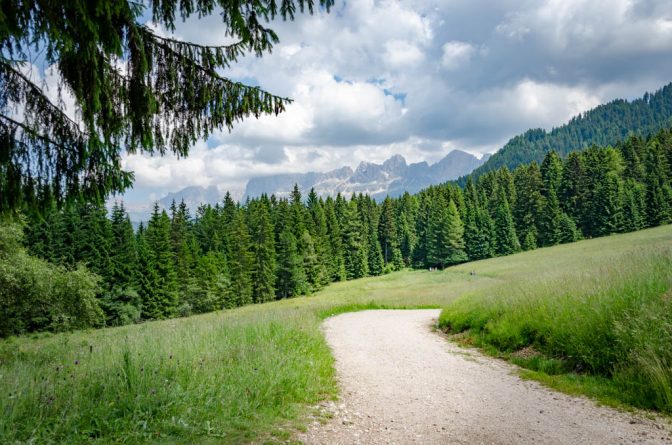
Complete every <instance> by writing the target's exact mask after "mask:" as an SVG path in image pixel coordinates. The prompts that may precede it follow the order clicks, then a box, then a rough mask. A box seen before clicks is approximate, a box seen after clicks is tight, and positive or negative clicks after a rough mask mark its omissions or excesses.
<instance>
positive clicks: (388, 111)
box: [126, 0, 672, 193]
mask: <svg viewBox="0 0 672 445" xmlns="http://www.w3.org/2000/svg"><path fill="white" fill-rule="evenodd" d="M668 3H669V2H667V1H665V0H640V1H634V0H540V1H531V0H528V1H523V2H520V1H518V0H502V1H501V2H494V3H493V2H491V1H489V0H429V1H426V0H423V1H420V0H409V1H407V2H399V1H393V0H379V1H378V0H376V1H374V0H358V1H355V2H342V3H337V4H336V7H335V8H334V10H333V11H332V13H331V14H324V13H316V15H314V16H299V17H297V20H296V21H295V22H273V23H271V24H270V26H271V27H272V28H273V29H275V30H276V31H277V32H278V35H279V37H280V40H281V43H280V44H279V45H277V46H276V47H275V49H274V51H273V53H272V54H269V55H265V56H264V57H263V58H256V57H245V58H243V59H241V60H240V62H239V63H237V64H235V65H234V66H233V67H232V68H231V69H230V70H229V71H227V72H224V73H223V74H224V75H227V76H231V77H233V78H236V79H240V80H243V81H246V82H250V81H252V82H254V83H255V84H259V85H261V86H262V87H263V88H265V89H267V90H269V91H272V92H274V93H276V94H279V95H282V96H286V97H291V98H293V99H294V102H293V103H292V104H291V105H289V106H288V107H287V111H286V112H285V113H283V114H281V115H280V116H278V117H275V116H264V117H262V118H260V119H259V120H255V119H251V120H248V121H245V122H243V123H241V124H239V125H237V126H236V128H235V129H234V130H233V131H232V132H231V133H228V132H219V133H215V134H214V135H213V136H212V137H211V139H210V140H209V141H208V142H207V145H206V144H205V143H201V144H198V145H197V147H195V148H194V149H193V150H192V153H191V154H190V156H189V158H188V161H189V162H185V160H179V161H178V160H175V159H174V158H171V157H166V158H150V157H146V156H137V157H129V158H127V159H126V165H127V166H129V167H132V168H133V169H135V170H136V177H137V181H136V183H137V186H138V193H140V191H142V193H145V192H146V191H147V190H150V189H151V190H152V191H156V192H157V193H159V192H160V193H165V192H166V191H177V190H179V189H180V188H182V187H184V186H187V185H211V184H216V185H219V186H220V187H226V188H236V187H237V188H241V187H242V186H244V183H245V181H246V180H247V179H248V178H249V177H251V176H257V175H262V174H272V173H281V172H302V171H309V170H318V171H324V170H329V169H333V168H337V167H341V166H342V165H350V166H356V165H357V164H358V163H359V162H360V161H362V160H368V161H376V162H380V161H383V160H384V159H385V158H387V157H389V156H391V155H392V154H397V153H399V154H402V155H404V156H405V157H407V159H408V160H409V161H410V162H414V161H419V160H428V161H434V160H437V159H438V158H440V157H442V156H443V155H445V154H446V153H447V152H448V151H450V150H452V149H454V148H460V149H465V150H468V151H471V152H474V153H482V152H484V151H492V150H494V149H496V148H498V147H500V146H501V145H502V144H503V143H504V142H506V141H507V140H508V139H509V138H510V137H512V136H514V135H516V134H518V133H520V132H523V131H525V130H526V129H528V128H534V127H543V128H549V129H550V128H551V127H554V126H558V125H561V124H562V123H564V122H565V121H566V120H567V119H569V118H570V117H571V116H573V115H575V114H577V113H579V112H582V111H585V110H587V109H589V108H591V107H593V106H595V105H597V104H599V103H603V102H605V101H608V100H612V99H615V98H618V97H626V98H633V97H637V96H640V95H641V94H642V93H643V92H644V91H647V90H649V91H651V90H653V89H655V88H657V87H660V86H662V85H663V84H664V83H666V82H669V81H670V78H669V73H670V72H672V11H671V10H670V9H669V5H668ZM177 35H178V36H180V37H181V38H184V39H187V40H191V41H197V42H200V43H208V44H217V43H225V42H227V41H228V38H227V37H226V36H225V32H224V29H223V27H222V26H221V22H220V19H219V17H218V16H216V15H215V16H213V17H208V18H206V19H205V20H204V21H197V20H189V21H187V22H186V23H185V24H183V25H180V26H179V27H178V30H177Z"/></svg>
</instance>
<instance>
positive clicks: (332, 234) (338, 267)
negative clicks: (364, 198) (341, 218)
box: [325, 197, 346, 281]
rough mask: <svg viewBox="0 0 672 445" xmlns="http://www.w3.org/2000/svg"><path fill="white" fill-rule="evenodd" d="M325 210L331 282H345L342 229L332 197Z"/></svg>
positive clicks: (326, 203)
mask: <svg viewBox="0 0 672 445" xmlns="http://www.w3.org/2000/svg"><path fill="white" fill-rule="evenodd" d="M325 210H326V223H327V233H328V234H329V255H328V261H329V266H330V267H329V276H330V279H331V281H344V280H345V279H346V274H345V258H344V252H343V240H342V234H341V227H340V225H339V223H338V219H337V218H336V211H335V203H334V201H333V200H332V199H331V198H330V197H329V198H327V201H326V202H325Z"/></svg>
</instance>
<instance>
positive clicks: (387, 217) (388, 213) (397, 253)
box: [378, 197, 404, 270]
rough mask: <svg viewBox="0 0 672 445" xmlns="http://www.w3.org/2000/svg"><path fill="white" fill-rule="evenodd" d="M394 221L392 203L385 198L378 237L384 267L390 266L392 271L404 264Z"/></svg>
mask: <svg viewBox="0 0 672 445" xmlns="http://www.w3.org/2000/svg"><path fill="white" fill-rule="evenodd" d="M396 219H397V218H396V215H395V208H394V203H393V201H392V199H390V197H386V198H385V200H384V201H383V204H382V207H381V211H380V221H379V223H378V236H379V238H380V244H381V248H382V253H383V260H384V262H385V265H386V266H387V265H389V264H391V265H392V266H393V268H394V269H396V270H399V269H401V268H403V267H404V264H403V259H402V257H401V250H399V241H398V239H397V236H398V231H397V226H396Z"/></svg>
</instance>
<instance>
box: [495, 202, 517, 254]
mask: <svg viewBox="0 0 672 445" xmlns="http://www.w3.org/2000/svg"><path fill="white" fill-rule="evenodd" d="M497 196H498V206H497V212H496V214H495V253H496V254H497V255H509V254H511V253H515V252H518V251H519V250H520V242H519V241H518V236H517V235H516V228H515V227H514V224H513V217H512V216H511V210H510V209H509V202H508V201H507V199H506V195H504V190H502V189H499V193H498V195H497Z"/></svg>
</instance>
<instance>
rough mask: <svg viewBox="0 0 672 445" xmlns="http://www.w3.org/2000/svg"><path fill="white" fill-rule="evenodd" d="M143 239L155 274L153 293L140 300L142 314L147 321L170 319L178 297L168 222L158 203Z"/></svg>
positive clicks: (168, 219)
mask: <svg viewBox="0 0 672 445" xmlns="http://www.w3.org/2000/svg"><path fill="white" fill-rule="evenodd" d="M145 239H146V242H147V247H148V249H149V251H150V252H151V260H152V263H153V264H152V269H153V272H154V273H155V274H156V276H155V277H152V278H155V279H156V281H155V282H154V283H152V285H153V286H152V287H153V289H152V292H151V293H149V294H145V295H144V296H145V297H146V299H145V300H143V312H144V314H145V315H146V317H147V318H166V317H170V316H173V315H174V314H175V311H176V309H177V306H178V303H179V295H178V291H177V287H178V286H177V274H176V273H175V264H174V260H173V249H172V246H171V240H170V218H169V217H168V214H167V213H166V211H165V210H162V211H160V212H159V205H158V203H155V204H154V210H153V212H152V216H151V218H150V219H149V223H148V224H147V230H146V233H145Z"/></svg>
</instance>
